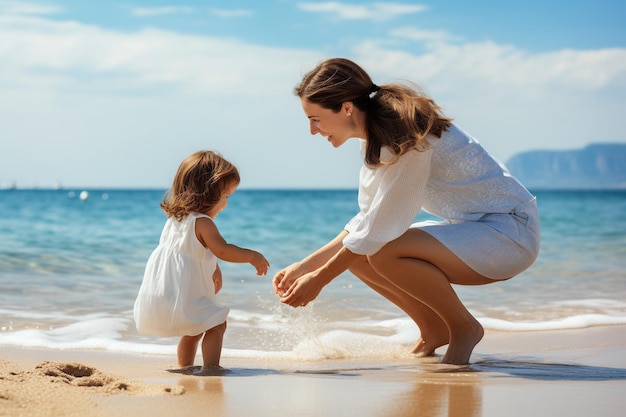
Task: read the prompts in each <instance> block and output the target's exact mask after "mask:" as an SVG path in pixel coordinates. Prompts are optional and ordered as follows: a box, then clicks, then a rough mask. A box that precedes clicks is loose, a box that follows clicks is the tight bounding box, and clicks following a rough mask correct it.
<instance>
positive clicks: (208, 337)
mask: <svg viewBox="0 0 626 417" xmlns="http://www.w3.org/2000/svg"><path fill="white" fill-rule="evenodd" d="M224 332H226V322H224V323H222V324H219V325H217V326H215V327H213V328H211V329H209V330H207V331H206V332H204V339H202V361H203V366H202V372H205V371H209V370H211V369H220V370H221V368H220V358H221V357H222V342H223V340H224Z"/></svg>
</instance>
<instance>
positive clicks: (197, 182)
mask: <svg viewBox="0 0 626 417" xmlns="http://www.w3.org/2000/svg"><path fill="white" fill-rule="evenodd" d="M238 185H239V172H238V170H237V168H236V167H235V166H234V165H232V164H231V163H230V162H228V161H227V160H225V159H224V158H222V157H221V156H220V155H218V154H216V153H214V152H211V151H200V152H196V153H194V154H193V155H191V156H189V157H187V158H186V159H185V160H184V161H183V162H182V163H181V164H180V167H179V168H178V171H177V172H176V176H175V177H174V182H173V184H172V188H171V189H170V190H169V191H168V192H167V193H166V194H165V197H164V199H163V202H162V203H161V208H162V209H163V211H165V213H166V214H167V222H166V223H165V226H164V228H163V232H162V233H161V239H160V242H159V246H158V247H157V248H156V249H155V250H154V251H153V252H152V255H151V256H150V258H149V260H148V262H147V265H146V269H145V272H144V276H143V282H142V283H141V287H140V289H139V294H138V296H137V300H136V301H135V306H134V316H135V323H136V325H137V330H138V331H139V333H140V334H143V335H147V336H166V337H167V336H181V339H180V341H179V343H178V365H179V366H180V367H181V368H188V367H191V366H192V365H193V363H194V358H195V356H196V351H197V348H198V344H199V343H200V340H202V359H203V366H202V368H201V369H200V371H199V372H198V373H199V374H202V375H215V374H221V373H223V372H225V371H226V370H225V369H224V368H222V367H220V357H221V352H222V340H223V336H224V331H225V330H226V316H227V315H228V312H229V309H228V307H225V306H222V305H220V304H218V303H217V300H216V297H215V294H217V292H218V291H219V290H220V289H221V287H222V276H221V272H220V269H219V267H218V266H217V260H218V259H221V260H223V261H227V262H240V263H243V262H247V263H250V264H252V266H254V267H255V268H256V271H257V275H265V274H266V273H267V270H268V268H269V262H268V261H267V259H265V257H264V256H263V255H262V254H261V253H259V252H256V251H253V250H250V249H244V248H241V247H238V246H235V245H233V244H230V243H227V242H226V241H225V240H224V238H223V237H222V236H221V234H220V232H219V231H218V230H217V227H216V226H215V223H213V219H215V217H216V216H217V215H218V214H219V213H220V212H221V211H222V210H223V209H224V208H226V206H227V205H228V201H227V199H228V197H230V196H231V195H232V194H233V193H234V192H235V189H236V188H237V186H238Z"/></svg>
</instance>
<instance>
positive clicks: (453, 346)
mask: <svg viewBox="0 0 626 417" xmlns="http://www.w3.org/2000/svg"><path fill="white" fill-rule="evenodd" d="M450 333H451V337H450V344H449V345H448V350H447V351H446V354H445V355H444V357H443V359H442V360H441V363H448V364H452V365H467V364H468V363H469V359H470V356H471V355H472V351H473V350H474V347H475V346H476V345H477V344H478V342H480V340H481V339H482V338H483V336H484V334H485V330H484V329H483V326H481V325H480V323H478V321H474V323H472V324H471V325H469V326H468V327H466V328H464V329H454V330H453V331H451V332H450Z"/></svg>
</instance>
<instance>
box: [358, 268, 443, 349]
mask: <svg viewBox="0 0 626 417" xmlns="http://www.w3.org/2000/svg"><path fill="white" fill-rule="evenodd" d="M350 272H352V273H353V274H354V275H356V276H357V277H358V278H359V279H360V280H361V281H363V282H364V283H365V284H366V285H367V286H369V287H370V288H372V289H373V290H374V291H376V292H377V293H378V294H380V295H382V296H383V297H385V298H386V299H387V300H389V301H391V302H392V303H393V304H395V305H396V306H398V307H399V308H400V309H401V310H402V311H404V312H405V313H406V314H407V315H408V316H409V317H410V318H411V319H412V320H413V321H414V322H415V324H416V325H417V327H419V329H420V338H419V339H418V341H417V343H416V344H415V346H413V348H412V349H411V353H413V354H415V355H417V356H433V355H434V354H435V350H436V349H437V348H438V347H441V346H443V345H446V344H448V341H449V337H450V336H449V333H448V327H447V326H446V324H445V323H444V322H443V320H441V317H439V316H438V315H437V313H435V312H434V311H433V310H431V309H430V308H429V307H428V306H427V305H425V304H423V303H422V302H421V301H419V300H417V299H416V298H414V297H412V296H411V295H409V294H407V293H405V292H404V291H402V290H401V289H400V288H398V287H396V286H395V285H394V284H392V283H391V282H390V281H388V280H387V279H386V278H385V277H383V276H381V275H380V274H378V273H377V272H376V271H374V269H373V268H372V266H371V265H370V264H369V262H368V261H367V258H366V257H363V258H362V260H360V261H358V262H357V263H355V264H353V265H352V267H350Z"/></svg>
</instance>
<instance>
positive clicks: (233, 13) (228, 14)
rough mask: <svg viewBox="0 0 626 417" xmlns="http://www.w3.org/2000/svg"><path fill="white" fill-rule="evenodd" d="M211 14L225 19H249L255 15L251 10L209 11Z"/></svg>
mask: <svg viewBox="0 0 626 417" xmlns="http://www.w3.org/2000/svg"><path fill="white" fill-rule="evenodd" d="M208 11H209V13H211V14H213V15H215V16H217V17H223V18H227V19H228V18H237V17H248V16H252V15H254V11H253V10H250V9H208Z"/></svg>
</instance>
